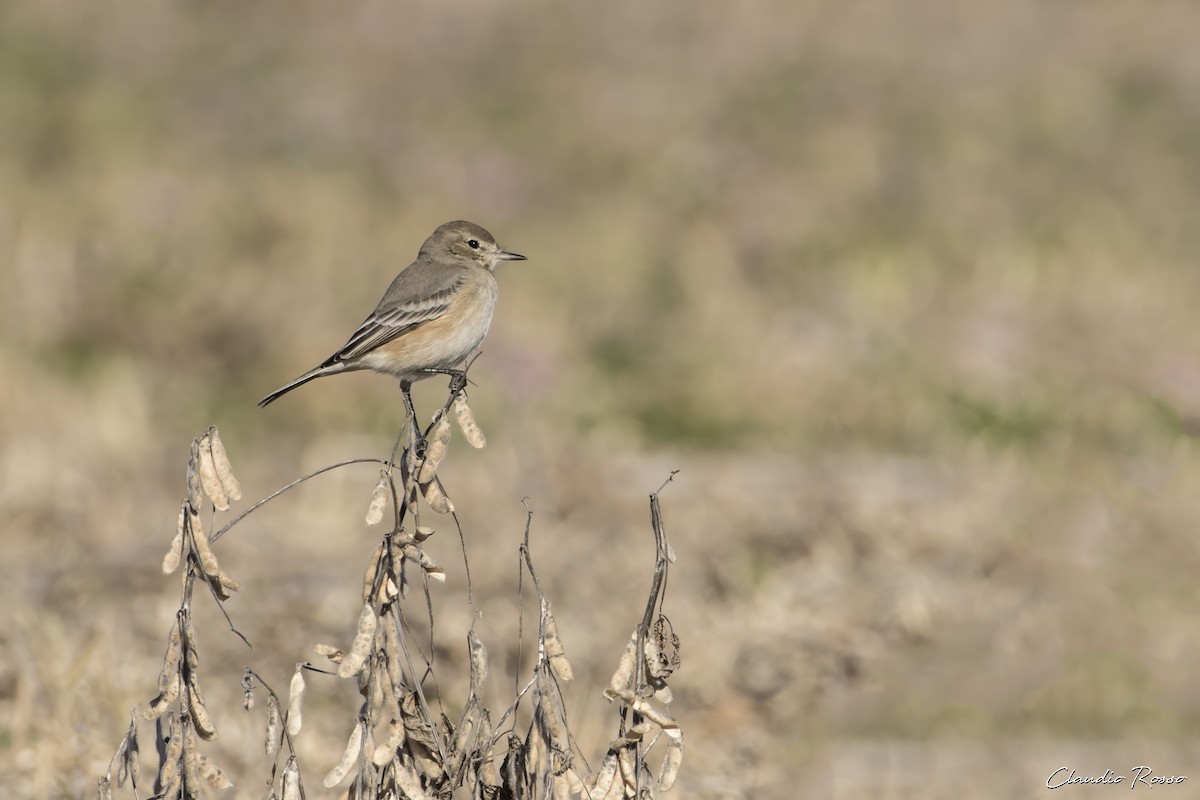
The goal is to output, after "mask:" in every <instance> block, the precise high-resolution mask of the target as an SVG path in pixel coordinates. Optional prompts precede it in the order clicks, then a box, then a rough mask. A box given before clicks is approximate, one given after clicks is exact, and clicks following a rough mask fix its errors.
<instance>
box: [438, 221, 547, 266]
mask: <svg viewBox="0 0 1200 800" xmlns="http://www.w3.org/2000/svg"><path fill="white" fill-rule="evenodd" d="M421 255H423V256H425V255H428V256H434V257H439V256H440V257H445V256H446V255H449V256H450V257H451V258H453V259H456V260H458V259H461V260H465V261H469V262H473V263H475V264H478V265H479V266H481V267H483V268H484V269H486V270H491V271H494V270H495V269H496V267H497V265H499V263H500V262H501V261H524V260H525V256H523V255H521V254H519V253H510V252H508V251H507V250H504V249H503V248H501V247H500V245H498V244H496V239H495V238H494V237H493V236H492V235H491V234H490V233H488V232H487V231H486V230H484V229H483V228H481V227H479V226H478V225H476V224H475V223H473V222H465V221H463V220H455V221H454V222H447V223H446V224H445V225H442V226H440V227H439V228H438V229H437V230H436V231H434V232H433V233H432V234H431V235H430V237H429V238H428V239H426V240H425V244H423V245H421Z"/></svg>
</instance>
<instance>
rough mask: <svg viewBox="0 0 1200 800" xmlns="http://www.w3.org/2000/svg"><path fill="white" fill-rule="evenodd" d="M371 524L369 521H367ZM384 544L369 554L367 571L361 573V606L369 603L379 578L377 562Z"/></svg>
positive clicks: (381, 556) (381, 557) (380, 557)
mask: <svg viewBox="0 0 1200 800" xmlns="http://www.w3.org/2000/svg"><path fill="white" fill-rule="evenodd" d="M367 522H368V523H370V522H371V520H370V519H368V520H367ZM383 548H384V542H380V543H379V546H378V547H376V548H375V552H373V553H371V560H370V561H369V562H368V563H367V571H366V572H364V573H363V588H362V601H363V604H364V605H365V604H367V603H369V602H371V590H372V589H374V588H375V579H376V578H377V577H379V562H380V561H382V560H383Z"/></svg>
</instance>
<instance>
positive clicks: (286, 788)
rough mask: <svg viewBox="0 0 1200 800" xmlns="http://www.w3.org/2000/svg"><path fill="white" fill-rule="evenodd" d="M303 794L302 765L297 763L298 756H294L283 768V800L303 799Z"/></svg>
mask: <svg viewBox="0 0 1200 800" xmlns="http://www.w3.org/2000/svg"><path fill="white" fill-rule="evenodd" d="M303 796H304V794H303V792H302V791H301V789H300V766H299V765H298V764H297V763H296V757H295V756H292V757H290V758H289V759H288V762H287V766H286V767H284V769H283V800H301V798H302V797H303Z"/></svg>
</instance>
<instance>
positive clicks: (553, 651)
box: [542, 603, 575, 681]
mask: <svg viewBox="0 0 1200 800" xmlns="http://www.w3.org/2000/svg"><path fill="white" fill-rule="evenodd" d="M542 617H543V626H542V627H543V629H544V631H545V634H544V635H543V637H542V645H543V647H544V648H545V652H546V658H547V659H548V660H549V661H550V669H551V671H553V672H554V676H555V677H556V678H558V679H559V680H560V681H569V680H571V679H572V678H574V677H575V672H574V670H572V669H571V662H569V661H567V653H566V651H565V650H564V649H563V645H562V640H561V639H559V638H558V624H557V623H555V621H554V614H552V613H551V612H550V604H549V603H545V604H544V611H543V615H542Z"/></svg>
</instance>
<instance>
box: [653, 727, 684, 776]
mask: <svg viewBox="0 0 1200 800" xmlns="http://www.w3.org/2000/svg"><path fill="white" fill-rule="evenodd" d="M666 734H667V737H668V738H667V752H666V754H665V755H664V756H663V763H662V768H661V769H659V772H658V790H659V791H660V792H666V791H669V790H670V788H671V787H672V786H674V785H675V778H676V777H677V776H678V775H679V766H680V765H681V764H682V763H683V731H681V730H680V729H678V728H675V729H673V730H668V731H666Z"/></svg>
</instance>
